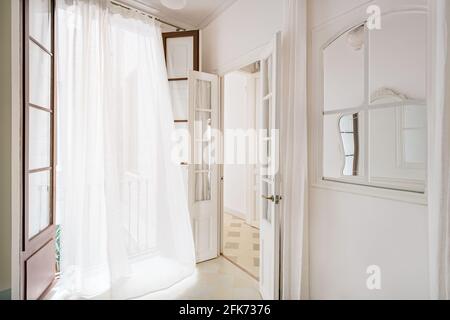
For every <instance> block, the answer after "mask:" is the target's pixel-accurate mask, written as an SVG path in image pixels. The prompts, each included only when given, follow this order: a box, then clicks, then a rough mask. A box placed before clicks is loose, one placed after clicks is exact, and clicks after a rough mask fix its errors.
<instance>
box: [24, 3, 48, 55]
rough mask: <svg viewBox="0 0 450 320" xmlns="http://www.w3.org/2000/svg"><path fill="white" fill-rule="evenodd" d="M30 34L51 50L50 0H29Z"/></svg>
mask: <svg viewBox="0 0 450 320" xmlns="http://www.w3.org/2000/svg"><path fill="white" fill-rule="evenodd" d="M29 4H30V27H29V30H30V36H31V37H33V38H34V39H35V40H36V41H38V42H39V43H40V44H41V45H43V46H44V47H45V48H46V49H47V50H49V51H51V46H52V39H51V27H52V14H51V12H52V9H51V1H50V0H30V1H29Z"/></svg>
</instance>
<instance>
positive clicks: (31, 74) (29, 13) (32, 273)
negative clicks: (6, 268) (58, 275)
mask: <svg viewBox="0 0 450 320" xmlns="http://www.w3.org/2000/svg"><path fill="white" fill-rule="evenodd" d="M21 5H22V10H23V22H24V28H23V30H24V32H23V37H24V39H23V43H24V47H23V50H24V51H23V66H24V78H23V87H24V98H23V101H24V104H23V114H24V123H23V130H24V131H23V141H24V155H23V170H24V172H23V179H24V181H23V186H24V188H23V201H24V205H23V219H22V238H23V243H22V252H21V270H22V272H21V283H22V287H21V297H22V298H23V299H38V298H40V297H41V296H42V295H43V293H44V292H45V290H46V289H47V288H48V287H49V286H50V285H51V284H52V282H53V279H54V277H55V267H56V261H55V223H54V222H55V188H54V185H55V154H56V152H55V151H56V150H55V147H54V146H55V128H56V124H55V111H56V109H55V103H54V101H55V99H54V95H55V88H54V76H53V75H54V71H55V69H54V47H55V44H54V29H55V23H54V11H55V6H54V0H24V1H22V2H21Z"/></svg>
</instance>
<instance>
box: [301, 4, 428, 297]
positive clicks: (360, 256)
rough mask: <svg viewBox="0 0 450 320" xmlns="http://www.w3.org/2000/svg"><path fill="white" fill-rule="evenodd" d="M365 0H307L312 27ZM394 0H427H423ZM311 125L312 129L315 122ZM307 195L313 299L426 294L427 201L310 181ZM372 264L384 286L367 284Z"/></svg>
mask: <svg viewBox="0 0 450 320" xmlns="http://www.w3.org/2000/svg"><path fill="white" fill-rule="evenodd" d="M369 2H370V1H364V0H340V1H335V0H311V1H309V6H310V7H309V10H310V12H309V14H310V15H309V17H310V20H309V23H310V29H311V31H312V29H322V28H324V24H325V23H326V22H330V21H333V23H337V24H341V27H342V26H344V25H346V24H347V23H351V21H345V16H342V14H344V13H346V12H350V11H351V10H352V9H353V8H355V7H357V6H360V8H359V9H358V10H360V11H361V12H365V8H366V7H367V6H366V5H367V4H368V3H369ZM378 2H379V1H378ZM395 2H396V3H399V4H400V3H404V4H405V3H406V4H407V5H409V4H412V3H413V2H414V3H418V4H423V3H425V1H421V0H420V1H419V0H418V1H415V0H408V1H403V0H396V1H395ZM386 3H387V2H384V3H383V5H384V7H386ZM390 3H393V2H392V0H390ZM382 8H383V6H382ZM339 31H340V30H336V33H337V32H339ZM313 43H314V41H313ZM310 59H311V56H310ZM310 61H311V60H310ZM314 72H316V73H317V72H319V71H318V68H316V67H315V65H314V66H310V74H309V79H310V80H309V82H310V99H311V98H312V99H311V100H310V105H309V107H310V109H311V110H310V111H311V113H314V112H312V111H317V110H316V108H320V105H319V103H317V101H318V100H317V97H314V96H313V95H314V93H316V92H317V91H315V89H313V88H311V84H312V83H316V80H317V75H315V74H314ZM310 125H311V129H312V132H314V126H316V125H317V124H316V123H311V124H310ZM312 136H313V137H314V135H312ZM315 143H316V141H315V140H314V141H311V144H315ZM311 174H314V172H311ZM309 200H310V250H309V251H310V292H311V298H312V299H420V298H424V299H426V298H428V297H429V293H428V234H427V207H426V206H423V205H419V204H413V203H408V202H404V201H400V200H388V199H385V198H381V197H373V196H366V195H360V194H356V193H349V192H344V191H338V190H337V189H336V190H333V189H326V188H320V187H316V186H312V187H311V190H310V199H309ZM371 265H378V266H379V267H380V268H381V279H382V289H381V290H379V291H370V290H368V289H367V287H366V279H367V278H368V275H367V274H366V269H367V267H368V266H371Z"/></svg>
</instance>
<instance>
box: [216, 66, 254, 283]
mask: <svg viewBox="0 0 450 320" xmlns="http://www.w3.org/2000/svg"><path fill="white" fill-rule="evenodd" d="M223 84H224V87H223V128H224V167H223V177H224V183H223V202H222V204H223V208H222V209H223V210H221V211H222V214H223V216H222V221H223V223H222V254H223V256H224V257H225V258H226V259H228V260H230V261H231V262H232V263H234V264H235V265H237V266H238V267H240V268H241V269H243V270H244V271H245V272H247V273H248V274H250V275H251V276H252V277H253V278H255V279H259V277H260V275H259V270H260V234H259V228H260V225H259V214H258V212H259V210H258V204H259V201H257V199H258V197H257V195H258V194H259V186H258V179H257V173H258V171H257V170H258V167H257V165H256V162H255V161H253V160H254V159H255V155H256V152H257V150H256V149H257V148H256V145H257V144H256V143H254V141H252V139H253V138H255V137H256V135H255V133H256V131H257V130H256V129H257V123H258V122H257V118H256V117H257V108H258V106H259V105H260V103H261V101H260V100H261V99H259V96H260V95H259V90H260V63H259V62H254V63H252V64H249V65H247V66H245V67H244V68H241V69H239V70H236V71H233V72H230V73H228V74H226V75H225V76H224V77H223Z"/></svg>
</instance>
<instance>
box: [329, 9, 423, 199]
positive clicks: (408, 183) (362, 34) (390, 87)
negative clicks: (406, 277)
mask: <svg viewBox="0 0 450 320" xmlns="http://www.w3.org/2000/svg"><path fill="white" fill-rule="evenodd" d="M427 27H428V23H427V16H426V13H420V12H405V13H396V14H391V15H386V16H383V28H382V29H381V30H368V29H367V27H366V25H365V24H359V25H356V26H354V27H352V28H350V29H349V30H348V31H346V32H344V33H342V34H340V35H338V36H337V37H334V38H333V39H332V40H331V41H330V42H329V43H328V44H327V45H326V46H325V47H324V49H323V61H322V62H323V145H322V147H323V149H322V151H323V152H322V160H323V166H322V173H323V179H324V180H332V181H337V182H343V183H352V184H359V185H367V186H376V187H381V188H388V189H395V190H402V191H412V192H418V193H423V192H424V190H425V181H426V163H427V103H426V79H427V70H426V66H427V59H426V46H425V44H426V43H427ZM411 30H413V31H414V32H413V34H414V37H411V36H410V35H411V32H412V31H411Z"/></svg>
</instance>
